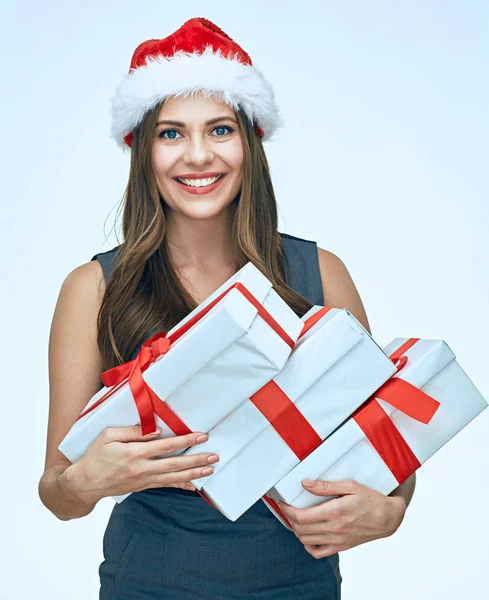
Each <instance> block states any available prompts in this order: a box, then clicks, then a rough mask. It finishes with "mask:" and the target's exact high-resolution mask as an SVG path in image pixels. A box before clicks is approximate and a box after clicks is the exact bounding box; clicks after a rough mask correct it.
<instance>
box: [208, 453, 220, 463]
mask: <svg viewBox="0 0 489 600" xmlns="http://www.w3.org/2000/svg"><path fill="white" fill-rule="evenodd" d="M218 460H219V456H217V454H211V455H210V456H208V457H207V462H209V463H212V462H217V461H218Z"/></svg>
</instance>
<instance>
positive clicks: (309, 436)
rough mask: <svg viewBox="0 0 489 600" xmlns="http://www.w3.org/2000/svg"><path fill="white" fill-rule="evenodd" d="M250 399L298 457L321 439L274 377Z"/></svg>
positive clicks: (304, 330)
mask: <svg viewBox="0 0 489 600" xmlns="http://www.w3.org/2000/svg"><path fill="white" fill-rule="evenodd" d="M330 310H331V308H330V307H328V306H323V307H321V308H320V309H319V310H318V311H317V312H315V313H314V314H313V315H312V316H310V317H309V318H308V319H306V321H305V322H304V325H303V327H302V330H301V333H300V335H299V339H300V338H301V337H302V336H303V335H304V334H305V333H307V332H308V331H309V329H311V327H313V326H314V325H315V324H316V323H317V322H318V321H319V320H320V319H322V318H323V317H324V315H325V314H326V313H327V312H329V311H330ZM250 400H251V402H253V404H254V405H255V406H256V408H257V409H258V410H259V411H260V412H261V413H262V415H263V416H264V417H265V418H266V419H267V421H268V422H269V423H270V425H271V426H272V427H273V428H274V429H275V431H276V432H277V433H278V434H279V435H280V437H281V438H282V439H283V440H284V442H285V443H286V444H287V446H289V448H290V449H291V450H292V452H294V453H295V455H296V456H297V458H298V459H299V460H303V459H304V458H305V457H306V456H307V455H308V454H309V453H310V452H312V451H313V450H314V449H315V448H317V446H319V444H320V443H321V442H322V439H321V438H320V437H319V435H318V434H317V433H316V431H315V430H314V428H313V427H312V425H311V424H310V423H309V421H308V420H307V419H306V418H305V417H304V415H303V414H302V413H301V412H300V410H299V409H298V408H297V406H296V405H295V404H294V403H293V402H292V400H291V399H290V398H289V397H288V396H287V394H285V392H284V391H283V390H282V389H281V388H280V387H279V386H278V385H277V384H276V383H275V381H273V380H272V381H269V382H268V383H267V384H265V385H264V386H263V387H262V388H260V389H259V390H258V391H257V392H256V393H255V394H253V395H252V396H250ZM197 491H198V493H199V494H200V495H201V496H202V498H204V500H205V501H206V502H207V503H208V504H210V505H211V506H214V505H213V504H212V502H211V500H210V499H209V498H207V496H205V495H204V494H203V493H201V492H200V491H199V490H197ZM214 508H215V507H214ZM277 509H278V507H277ZM284 518H285V517H284Z"/></svg>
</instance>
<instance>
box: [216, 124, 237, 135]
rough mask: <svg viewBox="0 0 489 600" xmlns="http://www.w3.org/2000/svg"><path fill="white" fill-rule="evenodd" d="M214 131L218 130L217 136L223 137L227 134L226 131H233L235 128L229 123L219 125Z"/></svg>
mask: <svg viewBox="0 0 489 600" xmlns="http://www.w3.org/2000/svg"><path fill="white" fill-rule="evenodd" d="M214 131H215V132H216V135H217V137H222V136H223V135H226V133H231V132H232V131H233V129H231V127H228V126H227V125H219V127H216V128H215V129H214Z"/></svg>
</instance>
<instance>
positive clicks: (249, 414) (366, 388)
mask: <svg viewBox="0 0 489 600" xmlns="http://www.w3.org/2000/svg"><path fill="white" fill-rule="evenodd" d="M324 310H328V309H325V308H324V307H319V306H315V307H313V308H312V309H311V310H310V311H309V312H308V313H307V314H306V315H304V317H303V321H305V322H307V321H308V319H309V318H310V317H313V315H315V314H316V313H317V312H318V311H324ZM395 372H396V368H395V366H394V364H393V362H392V361H391V360H390V359H389V358H388V357H387V356H386V355H385V354H384V352H383V351H382V349H381V348H380V347H379V346H378V345H377V344H376V343H375V341H374V340H373V339H372V338H371V336H370V335H369V334H368V332H367V331H366V330H365V329H364V328H363V327H362V325H361V324H360V323H359V322H358V321H357V320H356V319H355V318H354V317H353V315H351V314H350V313H349V312H348V310H346V309H329V311H328V312H327V313H326V314H325V315H324V316H322V318H320V320H319V321H317V322H316V323H315V324H314V325H313V326H312V327H311V328H310V329H309V330H307V331H306V333H305V334H304V335H302V336H301V337H300V338H299V340H298V342H297V344H296V346H295V348H294V350H293V352H292V354H291V355H290V357H289V359H288V361H287V364H286V365H285V367H284V369H283V370H282V371H281V372H280V373H279V374H278V375H276V376H275V378H274V379H273V382H272V384H267V385H266V386H265V387H264V388H263V390H260V392H259V394H257V395H256V396H258V395H260V394H262V397H261V402H262V403H263V402H264V403H265V404H268V405H269V406H270V403H272V404H273V402H274V400H273V399H272V398H271V397H270V385H272V386H273V385H275V386H278V389H279V395H280V394H284V395H285V399H286V400H285V405H286V406H288V415H289V416H288V419H289V423H290V425H289V427H290V429H289V430H288V432H289V433H292V438H294V437H295V439H292V445H289V443H290V438H287V437H286V436H285V437H282V436H281V435H280V434H279V433H278V432H277V430H276V429H275V428H274V427H273V426H272V425H271V424H270V420H268V419H267V418H266V417H265V416H264V414H262V412H261V410H259V409H258V408H257V406H256V405H255V403H254V399H253V398H251V399H250V401H249V402H244V403H242V404H240V406H239V407H237V408H236V410H235V411H234V412H232V413H231V414H230V415H228V416H227V417H226V419H224V420H223V421H222V422H220V423H218V424H217V425H216V426H215V427H213V428H212V429H211V430H210V431H209V432H208V435H209V440H208V441H207V442H205V443H204V444H200V445H199V447H198V448H197V447H192V448H189V449H187V450H186V452H185V454H186V455H190V454H197V453H199V452H204V451H209V452H215V453H216V454H217V455H218V456H219V458H220V460H219V462H218V463H215V464H214V465H213V467H214V473H213V474H212V475H210V476H207V477H202V478H198V479H194V480H193V481H192V483H193V484H194V485H195V487H196V488H197V489H198V490H200V491H201V492H202V493H203V494H204V495H205V496H206V497H207V498H208V499H209V500H210V501H211V502H212V503H213V504H214V506H216V508H218V509H219V510H220V511H221V512H222V513H223V514H224V515H225V516H226V517H228V518H229V519H230V520H232V521H234V520H236V519H237V518H238V517H239V516H240V515H241V514H243V512H245V511H246V510H247V509H248V508H249V507H250V506H251V505H252V504H254V503H255V502H256V501H257V500H259V499H260V497H261V496H262V495H263V494H264V493H265V492H266V491H267V490H268V489H270V487H271V486H272V485H273V484H274V483H275V482H276V481H277V480H278V479H280V478H281V477H282V476H283V475H285V474H286V473H287V472H288V471H289V470H290V469H292V468H293V467H294V465H296V464H297V463H298V462H299V460H300V458H301V456H300V452H301V450H302V448H301V444H299V450H298V451H297V452H294V451H293V449H292V448H293V446H294V445H295V442H297V438H299V437H300V436H301V435H303V433H304V428H302V429H301V427H300V424H301V422H302V423H303V422H304V418H305V420H306V423H305V425H306V426H307V425H308V426H309V427H311V426H312V432H310V437H311V442H310V445H311V444H312V447H310V450H309V451H312V449H313V448H315V447H316V446H317V445H318V444H320V443H321V440H323V439H324V438H325V437H326V436H327V435H329V434H330V433H331V432H332V431H333V430H334V429H335V428H336V427H337V426H338V425H339V424H340V423H341V422H342V421H344V420H345V419H346V418H347V417H348V416H349V415H350V414H351V413H352V412H353V411H354V410H355V409H356V408H357V407H358V406H360V405H361V404H362V403H363V402H364V401H365V400H366V399H367V398H368V397H369V396H370V395H371V394H372V393H373V392H374V391H375V390H377V389H378V388H379V387H380V386H381V385H382V384H383V383H384V382H385V381H387V380H388V379H389V378H390V377H391V376H392V374H393V373H395ZM275 389H277V388H275ZM280 390H281V392H280ZM290 405H291V406H290ZM291 408H292V410H291ZM267 410H268V407H267ZM297 412H298V413H299V414H297ZM291 413H292V414H291ZM305 431H306V433H305V434H304V435H307V427H306V428H305ZM314 438H315V439H314ZM285 439H287V440H288V441H287V442H286V441H285ZM299 441H300V440H299ZM306 448H307V446H306Z"/></svg>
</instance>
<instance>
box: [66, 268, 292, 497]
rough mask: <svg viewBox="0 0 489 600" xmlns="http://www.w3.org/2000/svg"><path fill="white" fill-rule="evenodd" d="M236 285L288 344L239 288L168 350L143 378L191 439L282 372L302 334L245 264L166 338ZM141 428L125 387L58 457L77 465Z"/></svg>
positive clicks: (76, 431)
mask: <svg viewBox="0 0 489 600" xmlns="http://www.w3.org/2000/svg"><path fill="white" fill-rule="evenodd" d="M234 284H238V287H240V286H244V288H245V291H246V290H247V291H248V292H250V293H251V294H252V295H253V296H254V298H255V299H256V300H257V301H258V303H259V304H260V305H262V307H263V308H264V309H265V310H266V311H267V312H268V313H269V315H270V316H271V317H272V318H273V319H274V320H275V321H276V323H278V325H279V326H280V327H281V328H282V330H283V331H282V334H283V337H285V338H286V341H284V339H283V338H282V337H280V335H279V334H278V333H277V332H276V331H274V329H273V328H272V327H271V326H270V325H269V324H268V323H267V322H266V321H265V320H264V319H263V318H262V317H261V316H260V314H259V312H258V308H257V306H256V305H255V303H254V302H252V301H250V299H249V298H248V297H247V295H246V294H244V293H242V292H241V291H240V290H239V289H237V288H234V289H232V290H231V291H229V293H227V294H226V295H225V296H224V297H223V298H222V299H221V300H219V302H217V304H216V305H215V306H213V307H212V308H211V309H210V310H209V312H207V314H205V316H203V317H202V318H201V319H200V320H199V321H198V322H197V323H195V324H194V325H192V327H191V328H190V329H189V330H188V331H187V332H186V333H184V334H183V335H182V336H181V337H179V338H178V339H176V341H175V342H174V343H171V345H170V347H169V349H168V351H167V353H166V354H164V355H161V356H159V357H158V358H157V359H156V360H155V361H154V362H153V364H151V365H150V366H149V367H148V368H147V370H145V371H144V372H143V374H142V377H143V379H144V381H145V382H146V383H147V384H148V385H149V386H150V387H151V388H152V390H153V391H154V392H155V393H156V394H157V395H158V397H159V398H160V399H161V400H162V402H163V401H164V402H165V403H166V404H167V405H168V406H169V407H170V408H171V409H172V411H173V412H174V413H175V414H176V415H177V416H178V417H179V418H180V419H181V420H182V421H183V423H184V424H185V425H187V426H188V427H189V428H190V429H191V430H192V431H204V432H207V431H209V430H210V429H211V428H212V426H213V425H215V424H216V423H218V422H219V421H220V420H222V419H223V418H224V417H225V416H226V415H227V414H229V413H230V412H231V411H233V410H234V409H235V408H236V407H237V406H238V405H239V404H240V403H241V402H243V401H247V399H248V398H249V396H250V395H252V394H253V393H255V392H256V391H257V390H258V389H260V388H261V387H262V386H263V385H264V384H265V383H266V382H267V381H270V379H272V378H273V377H274V376H275V375H276V374H277V373H278V372H279V371H280V370H281V369H282V368H283V366H284V365H285V363H286V361H287V358H288V357H289V354H290V352H291V350H292V347H293V345H294V343H295V341H296V340H297V338H298V336H299V334H300V332H301V330H302V327H303V322H302V321H301V319H300V318H299V317H298V316H297V315H296V314H295V313H294V312H293V311H292V309H291V308H289V306H288V305H287V304H286V303H285V302H284V301H283V300H282V299H281V298H280V297H279V296H278V294H277V293H276V292H275V291H274V290H273V289H272V284H271V283H270V281H269V280H268V279H267V278H266V277H265V276H264V275H263V274H262V273H261V272H260V271H259V270H258V269H257V268H256V267H255V266H254V265H253V264H252V263H248V264H247V265H245V266H244V267H243V268H242V269H240V270H239V271H238V272H237V273H235V275H234V276H233V277H231V278H230V279H229V280H228V281H226V283H224V284H223V285H222V286H221V287H220V288H219V289H218V290H216V291H215V292H214V293H213V294H211V296H209V298H207V299H206V300H205V301H204V302H203V303H201V304H200V305H199V306H198V307H197V308H196V309H195V310H194V311H192V312H191V313H190V314H189V315H187V317H185V319H183V320H182V321H181V322H180V323H179V324H178V325H176V326H175V327H174V328H173V329H171V330H170V331H169V332H168V335H167V337H169V338H170V339H171V338H172V335H173V334H174V333H175V332H177V331H178V330H179V329H180V328H181V327H182V325H185V324H186V323H187V322H189V321H190V320H191V319H193V318H194V317H195V316H196V315H197V314H199V313H200V312H201V311H202V310H203V309H204V308H205V307H207V306H208V305H209V304H210V303H211V302H213V301H214V300H215V299H217V298H218V297H219V296H220V295H221V294H222V293H223V292H225V291H226V290H227V289H229V288H230V287H231V286H232V285H234ZM241 289H242V288H241ZM287 336H288V337H287ZM109 389H110V388H107V387H105V388H103V389H101V390H100V391H99V392H98V393H97V394H95V396H94V397H93V398H92V399H91V400H90V402H89V403H88V404H87V407H86V408H85V410H86V409H87V408H89V407H91V406H92V405H95V404H96V403H97V402H98V401H99V399H100V398H102V397H103V396H104V395H105V394H106V393H107V392H108V391H109ZM84 412H85V411H84ZM155 421H156V425H157V426H158V427H160V428H161V434H160V436H159V437H160V438H164V437H171V436H174V435H175V433H174V432H173V431H172V430H171V429H170V428H169V427H168V426H167V425H166V424H165V423H164V422H163V421H162V420H161V419H160V418H159V417H157V416H156V415H155ZM139 423H140V416H139V413H138V411H137V408H136V404H135V401H134V398H133V395H132V393H131V389H130V387H129V384H128V383H127V381H126V382H125V383H123V384H122V385H121V387H120V388H119V389H117V391H115V393H114V394H113V395H111V396H109V397H108V398H107V399H106V400H104V401H103V402H101V403H100V404H99V405H98V406H96V407H95V408H94V409H93V410H91V412H88V413H87V414H86V415H85V416H83V417H82V418H80V419H79V420H78V421H76V423H75V424H74V425H73V427H72V428H71V430H70V431H69V432H68V434H67V435H66V437H65V438H64V440H63V441H62V442H61V444H60V446H59V450H60V451H61V452H62V453H63V454H64V455H65V456H66V457H67V458H68V459H69V460H70V461H71V462H75V461H76V460H78V459H79V458H81V457H82V456H83V454H84V453H85V451H86V449H87V448H88V446H89V445H90V444H92V443H93V442H94V441H95V439H96V438H97V437H98V436H99V435H100V433H101V432H102V431H103V430H104V429H105V428H106V427H122V426H127V425H137V424H139ZM181 452H182V451H179V452H177V453H174V454H180V453H181ZM127 495H128V494H126V495H124V496H118V497H116V500H118V501H119V500H121V499H123V498H125V497H126V496H127Z"/></svg>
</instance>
